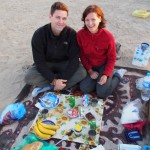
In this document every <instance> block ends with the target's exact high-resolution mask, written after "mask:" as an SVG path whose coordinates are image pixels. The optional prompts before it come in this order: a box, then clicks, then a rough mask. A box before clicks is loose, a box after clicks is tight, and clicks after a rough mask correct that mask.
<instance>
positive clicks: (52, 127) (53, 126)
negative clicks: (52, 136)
mask: <svg viewBox="0 0 150 150" xmlns="http://www.w3.org/2000/svg"><path fill="white" fill-rule="evenodd" d="M39 125H40V126H42V127H43V128H46V129H51V130H57V129H59V128H60V127H59V126H56V125H51V124H45V123H42V122H41V121H39Z"/></svg>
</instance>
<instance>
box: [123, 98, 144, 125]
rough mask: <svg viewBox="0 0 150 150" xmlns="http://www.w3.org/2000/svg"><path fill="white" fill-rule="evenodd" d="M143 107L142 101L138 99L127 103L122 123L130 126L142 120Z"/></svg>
mask: <svg viewBox="0 0 150 150" xmlns="http://www.w3.org/2000/svg"><path fill="white" fill-rule="evenodd" d="M141 107H142V103H141V101H140V99H136V100H134V101H132V102H129V103H127V104H126V105H125V107H124V108H123V111H122V116H121V119H120V123H121V124H128V123H135V122H138V121H140V120H142V119H141V118H140V115H139V112H140V108H141Z"/></svg>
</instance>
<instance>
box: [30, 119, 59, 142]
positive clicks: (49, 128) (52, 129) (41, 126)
mask: <svg viewBox="0 0 150 150" xmlns="http://www.w3.org/2000/svg"><path fill="white" fill-rule="evenodd" d="M57 129H59V126H57V125H51V124H45V123H43V122H41V121H37V122H36V124H35V125H34V127H33V132H34V133H35V134H36V135H37V136H38V137H39V138H41V139H43V140H47V139H50V138H51V136H53V135H55V134H56V130H57Z"/></svg>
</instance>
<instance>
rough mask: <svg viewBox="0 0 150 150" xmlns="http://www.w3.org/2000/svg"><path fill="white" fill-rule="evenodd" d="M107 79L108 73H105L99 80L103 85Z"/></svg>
mask: <svg viewBox="0 0 150 150" xmlns="http://www.w3.org/2000/svg"><path fill="white" fill-rule="evenodd" d="M106 81H107V76H106V75H103V76H102V77H101V78H100V80H99V82H98V83H99V84H100V85H103V84H105V83H106Z"/></svg>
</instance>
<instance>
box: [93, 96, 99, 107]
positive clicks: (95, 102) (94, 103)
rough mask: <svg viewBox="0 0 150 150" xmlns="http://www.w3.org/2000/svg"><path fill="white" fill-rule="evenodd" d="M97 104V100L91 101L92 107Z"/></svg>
mask: <svg viewBox="0 0 150 150" xmlns="http://www.w3.org/2000/svg"><path fill="white" fill-rule="evenodd" d="M97 103H98V100H97V99H96V98H93V99H92V106H93V107H95V106H96V105H97Z"/></svg>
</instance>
